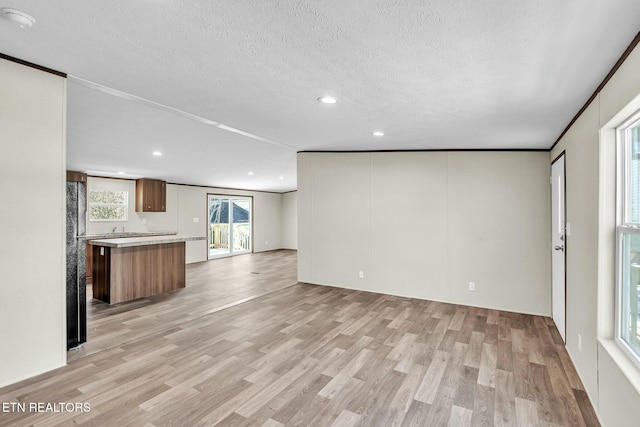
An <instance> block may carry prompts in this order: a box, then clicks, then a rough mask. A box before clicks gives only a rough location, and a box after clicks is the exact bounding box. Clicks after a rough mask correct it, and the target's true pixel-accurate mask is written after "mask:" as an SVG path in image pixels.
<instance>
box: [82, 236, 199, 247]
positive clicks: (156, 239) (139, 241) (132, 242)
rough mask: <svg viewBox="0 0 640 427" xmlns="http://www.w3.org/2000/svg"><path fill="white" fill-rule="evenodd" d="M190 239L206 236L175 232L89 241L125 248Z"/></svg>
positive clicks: (100, 244)
mask: <svg viewBox="0 0 640 427" xmlns="http://www.w3.org/2000/svg"><path fill="white" fill-rule="evenodd" d="M192 240H206V237H205V236H186V235H180V234H175V235H165V236H144V237H123V238H120V239H96V240H90V241H89V243H90V244H92V245H95V246H106V247H109V248H127V247H131V246H147V245H162V244H165V243H179V242H187V241H192Z"/></svg>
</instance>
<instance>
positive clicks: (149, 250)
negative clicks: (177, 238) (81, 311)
mask: <svg viewBox="0 0 640 427" xmlns="http://www.w3.org/2000/svg"><path fill="white" fill-rule="evenodd" d="M185 285H186V267H185V242H176V243H162V244H149V245H144V246H132V247H122V248H117V247H105V246H98V245H96V244H94V245H93V297H94V298H95V299H99V300H101V301H104V302H106V303H109V304H117V303H119V302H124V301H130V300H134V299H138V298H144V297H148V296H152V295H157V294H160V293H164V292H170V291H175V290H177V289H182V288H184V287H185Z"/></svg>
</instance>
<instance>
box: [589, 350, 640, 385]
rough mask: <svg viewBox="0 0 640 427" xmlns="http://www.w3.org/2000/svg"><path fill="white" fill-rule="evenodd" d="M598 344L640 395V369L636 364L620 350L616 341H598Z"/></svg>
mask: <svg viewBox="0 0 640 427" xmlns="http://www.w3.org/2000/svg"><path fill="white" fill-rule="evenodd" d="M598 342H599V343H600V345H601V346H602V348H603V349H604V351H606V352H607V353H608V354H609V356H610V357H611V359H612V360H613V362H614V363H615V364H616V366H617V367H618V368H619V369H620V371H621V372H622V373H623V374H624V376H625V377H626V378H627V380H628V381H629V384H631V385H632V386H633V388H635V390H636V392H637V393H638V394H640V369H638V367H637V366H636V365H635V363H633V361H632V360H631V359H630V358H629V356H628V355H627V354H626V353H625V351H624V350H623V349H622V348H620V346H619V345H618V343H616V342H615V341H614V340H611V339H598Z"/></svg>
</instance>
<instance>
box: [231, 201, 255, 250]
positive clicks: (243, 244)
mask: <svg viewBox="0 0 640 427" xmlns="http://www.w3.org/2000/svg"><path fill="white" fill-rule="evenodd" d="M232 200H233V210H232V215H233V218H232V223H233V231H232V233H231V236H232V241H233V245H232V251H233V252H235V253H239V252H251V199H246V198H234V199H232Z"/></svg>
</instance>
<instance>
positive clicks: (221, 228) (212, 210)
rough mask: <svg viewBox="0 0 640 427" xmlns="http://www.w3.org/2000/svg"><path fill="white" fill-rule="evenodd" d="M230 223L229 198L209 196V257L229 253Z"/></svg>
mask: <svg viewBox="0 0 640 427" xmlns="http://www.w3.org/2000/svg"><path fill="white" fill-rule="evenodd" d="M230 223H231V221H230V216H229V198H222V197H216V196H209V258H215V257H217V256H224V255H229V253H230V250H231V245H229V242H230V241H231V236H230V234H231V233H230V232H231V230H230V226H229V225H230Z"/></svg>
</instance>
